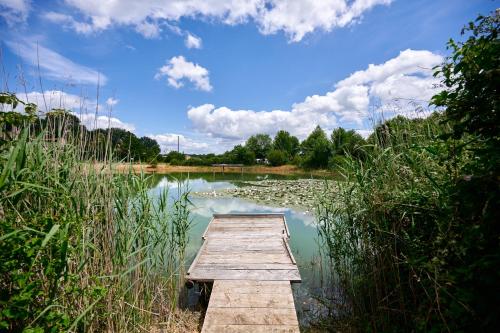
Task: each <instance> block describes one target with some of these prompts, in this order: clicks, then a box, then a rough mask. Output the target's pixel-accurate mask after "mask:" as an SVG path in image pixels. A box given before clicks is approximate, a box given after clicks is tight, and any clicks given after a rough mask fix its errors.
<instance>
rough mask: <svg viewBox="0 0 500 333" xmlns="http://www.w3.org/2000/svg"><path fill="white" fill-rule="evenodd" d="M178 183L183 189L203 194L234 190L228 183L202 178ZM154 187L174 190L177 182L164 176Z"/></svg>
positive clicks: (177, 185)
mask: <svg viewBox="0 0 500 333" xmlns="http://www.w3.org/2000/svg"><path fill="white" fill-rule="evenodd" d="M180 182H181V186H182V187H183V188H187V189H189V190H190V191H191V192H205V191H207V192H208V191H213V190H222V189H230V188H236V186H234V185H233V184H231V183H229V182H209V181H206V180H205V179H203V178H196V179H185V180H182V181H180ZM156 187H157V188H165V187H168V188H169V189H176V188H178V187H179V180H177V179H174V178H170V179H169V177H166V176H165V177H163V178H162V179H161V180H160V182H159V183H158V185H157V186H156Z"/></svg>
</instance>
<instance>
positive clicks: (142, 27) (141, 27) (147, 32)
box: [135, 21, 161, 39]
mask: <svg viewBox="0 0 500 333" xmlns="http://www.w3.org/2000/svg"><path fill="white" fill-rule="evenodd" d="M135 31H137V32H138V33H140V34H141V35H143V36H144V37H146V38H148V39H153V38H158V37H160V33H161V28H160V25H159V24H158V23H157V22H148V21H143V22H141V23H139V24H137V25H136V26H135Z"/></svg>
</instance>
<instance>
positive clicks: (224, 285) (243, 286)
mask: <svg viewBox="0 0 500 333" xmlns="http://www.w3.org/2000/svg"><path fill="white" fill-rule="evenodd" d="M262 282H267V283H265V284H264V283H262ZM217 284H219V287H217V289H218V290H220V292H221V293H235V292H236V293H238V294H240V295H243V294H270V295H281V294H285V293H289V292H290V283H289V282H288V281H262V280H257V281H255V280H254V281H252V280H243V281H242V280H217V281H215V282H214V286H216V285H217ZM214 288H215V287H214Z"/></svg>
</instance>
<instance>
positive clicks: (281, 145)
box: [273, 130, 299, 160]
mask: <svg viewBox="0 0 500 333" xmlns="http://www.w3.org/2000/svg"><path fill="white" fill-rule="evenodd" d="M273 149H274V150H281V151H283V152H285V153H286V155H287V158H288V159H290V160H291V159H293V157H294V156H295V155H296V154H297V153H298V151H299V139H297V138H296V137H295V136H293V135H290V133H288V132H287V131H284V130H279V131H278V133H276V136H275V137H274V140H273Z"/></svg>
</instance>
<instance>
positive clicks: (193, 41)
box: [184, 32, 202, 49]
mask: <svg viewBox="0 0 500 333" xmlns="http://www.w3.org/2000/svg"><path fill="white" fill-rule="evenodd" d="M184 44H185V45H186V47H187V48H188V49H201V44H202V41H201V38H199V37H196V36H195V35H192V34H190V33H189V32H188V33H187V34H186V39H185V40H184Z"/></svg>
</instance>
